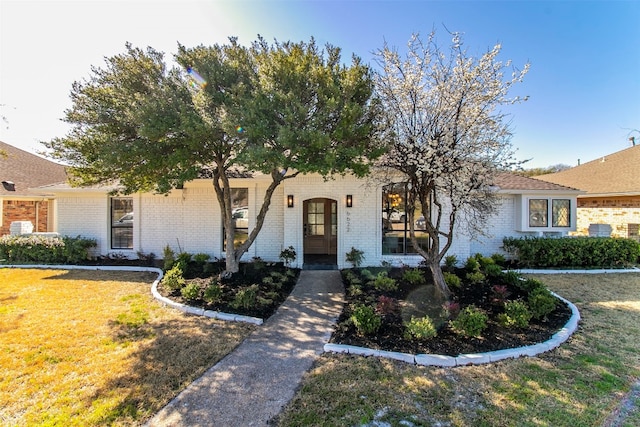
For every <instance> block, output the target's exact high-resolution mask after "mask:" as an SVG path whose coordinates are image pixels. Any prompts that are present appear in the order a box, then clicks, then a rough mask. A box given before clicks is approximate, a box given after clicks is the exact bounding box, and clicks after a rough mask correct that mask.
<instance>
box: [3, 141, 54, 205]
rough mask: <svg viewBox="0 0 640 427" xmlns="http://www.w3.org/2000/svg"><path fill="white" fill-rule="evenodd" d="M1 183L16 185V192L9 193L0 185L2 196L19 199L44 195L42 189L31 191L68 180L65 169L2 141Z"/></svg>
mask: <svg viewBox="0 0 640 427" xmlns="http://www.w3.org/2000/svg"><path fill="white" fill-rule="evenodd" d="M0 152H4V153H6V156H4V155H0V181H10V182H13V183H14V184H15V191H8V190H7V189H5V187H4V186H3V185H0V196H2V197H19V196H35V195H42V194H44V192H43V191H42V190H41V189H37V190H33V191H29V189H30V188H34V189H35V188H36V187H40V186H43V185H49V184H54V183H61V182H65V181H66V180H67V174H66V173H65V167H64V166H63V165H60V164H58V163H54V162H52V161H49V160H47V159H43V158H42V157H38V156H36V155H35V154H31V153H28V152H26V151H23V150H21V149H19V148H16V147H14V146H13V145H9V144H7V143H4V142H2V141H0Z"/></svg>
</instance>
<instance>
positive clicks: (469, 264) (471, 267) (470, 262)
mask: <svg viewBox="0 0 640 427" xmlns="http://www.w3.org/2000/svg"><path fill="white" fill-rule="evenodd" d="M464 269H465V270H467V271H468V272H471V273H473V272H478V271H480V262H479V261H478V259H477V258H476V257H469V258H467V261H466V262H465V263H464Z"/></svg>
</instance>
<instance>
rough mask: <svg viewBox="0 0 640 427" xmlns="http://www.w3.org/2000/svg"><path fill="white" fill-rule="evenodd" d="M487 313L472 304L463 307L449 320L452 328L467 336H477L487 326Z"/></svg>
mask: <svg viewBox="0 0 640 427" xmlns="http://www.w3.org/2000/svg"><path fill="white" fill-rule="evenodd" d="M488 320H489V317H488V316H487V314H486V313H485V312H484V311H482V310H480V309H479V308H477V307H476V306H474V305H469V306H467V307H465V308H463V309H462V310H461V311H460V314H458V317H456V318H455V319H454V320H452V321H451V326H452V327H453V329H454V330H455V331H456V332H458V333H460V334H463V335H466V336H468V337H479V336H480V335H482V331H484V330H485V329H486V328H487V321H488Z"/></svg>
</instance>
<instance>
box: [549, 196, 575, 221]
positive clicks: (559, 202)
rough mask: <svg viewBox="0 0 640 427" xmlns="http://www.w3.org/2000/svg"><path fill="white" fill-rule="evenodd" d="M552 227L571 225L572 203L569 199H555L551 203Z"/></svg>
mask: <svg viewBox="0 0 640 427" xmlns="http://www.w3.org/2000/svg"><path fill="white" fill-rule="evenodd" d="M551 225H552V226H554V227H569V226H570V225H571V201H570V200H569V199H553V200H552V201H551Z"/></svg>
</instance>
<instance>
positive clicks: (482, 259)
mask: <svg viewBox="0 0 640 427" xmlns="http://www.w3.org/2000/svg"><path fill="white" fill-rule="evenodd" d="M473 257H474V258H475V259H476V260H477V261H478V264H480V268H481V269H485V268H486V267H487V266H489V265H493V264H495V263H496V262H495V261H494V260H493V258H491V257H486V256H484V255H482V254H480V253H478V254H475V255H474V256H473Z"/></svg>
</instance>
